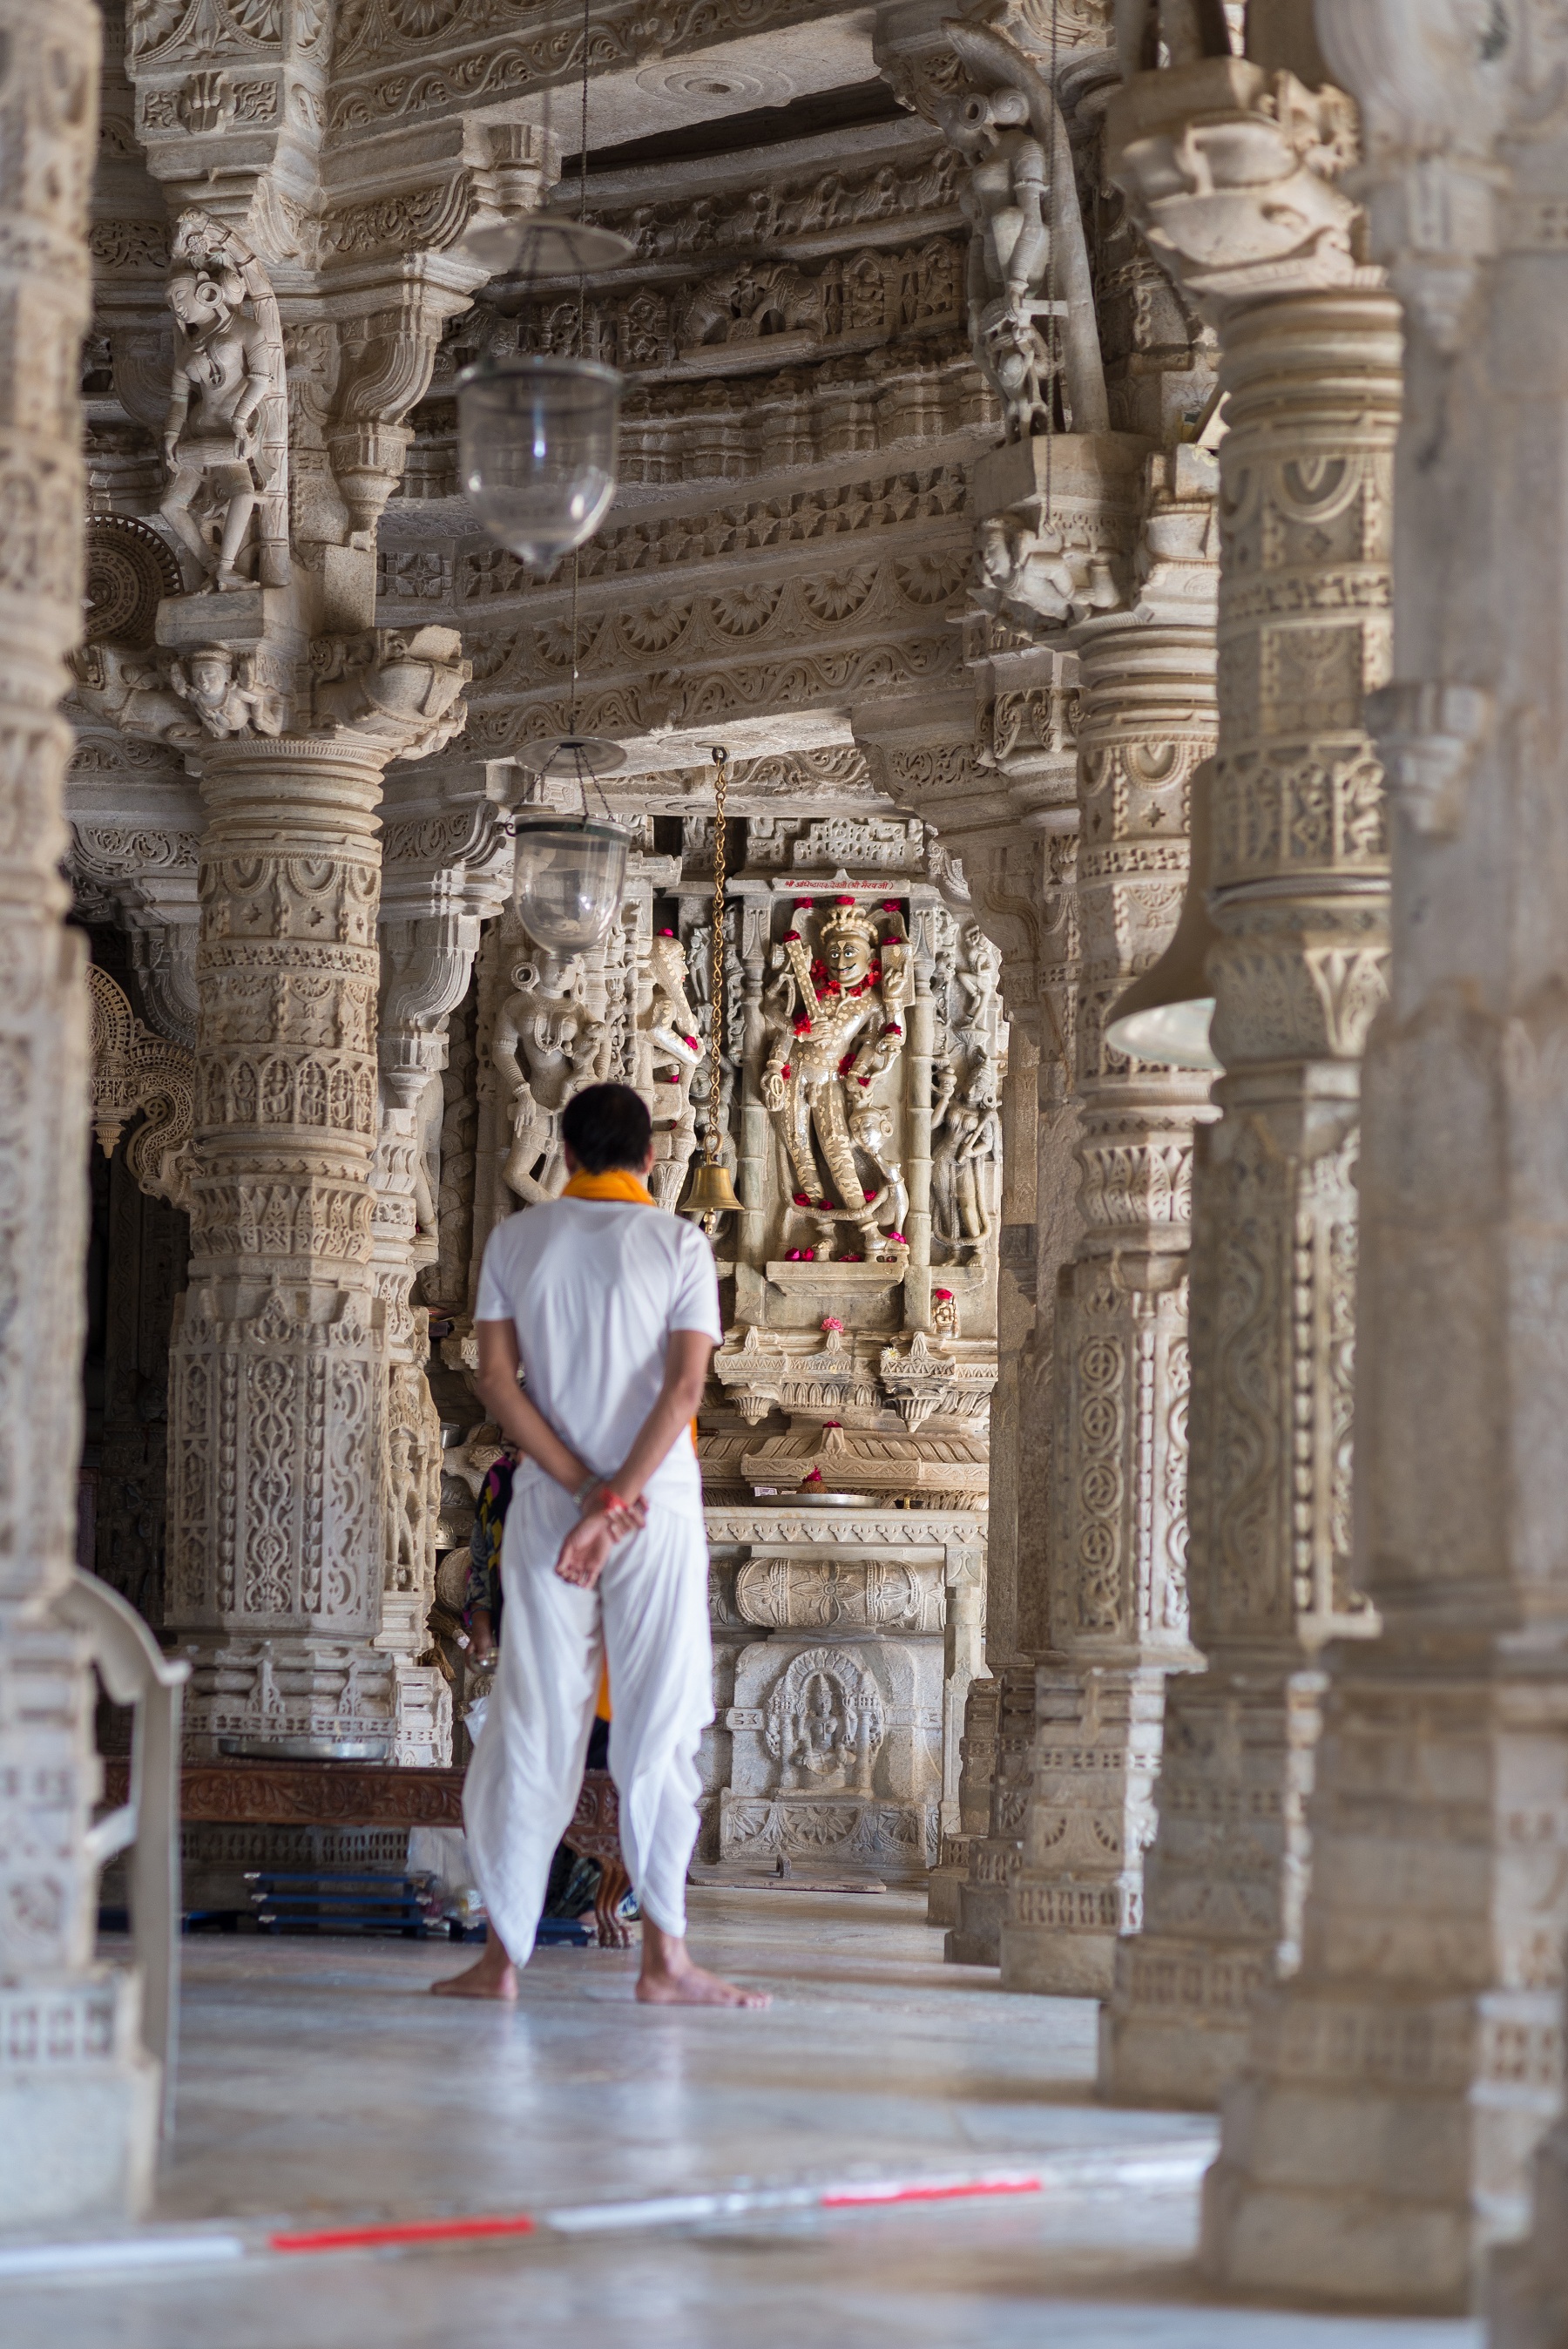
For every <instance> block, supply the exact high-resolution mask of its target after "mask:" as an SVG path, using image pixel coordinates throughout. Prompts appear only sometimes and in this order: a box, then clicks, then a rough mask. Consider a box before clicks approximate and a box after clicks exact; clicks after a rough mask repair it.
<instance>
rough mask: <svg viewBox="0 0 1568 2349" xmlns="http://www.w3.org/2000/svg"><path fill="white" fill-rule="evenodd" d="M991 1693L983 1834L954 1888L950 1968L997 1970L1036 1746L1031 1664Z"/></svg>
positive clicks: (1017, 1668) (1011, 1671)
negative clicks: (992, 1732) (989, 1770)
mask: <svg viewBox="0 0 1568 2349" xmlns="http://www.w3.org/2000/svg"><path fill="white" fill-rule="evenodd" d="M995 1688H996V1698H995V1707H996V1725H995V1754H994V1757H993V1761H992V1773H991V1784H990V1789H989V1802H988V1805H987V1816H986V1823H985V1832H984V1833H983V1834H981V1835H977V1836H976V1837H975V1840H974V1842H973V1843H972V1845H971V1846H970V1849H969V1870H968V1874H967V1876H966V1877H965V1880H964V1882H963V1883H962V1884H961V1885H960V1886H959V1888H958V1913H957V1916H956V1917H955V1918H954V1926H953V1930H952V1931H951V1932H950V1933H949V1934H948V1936H947V1940H946V1941H945V1943H944V1948H943V1955H944V1958H945V1959H946V1960H947V1961H948V1963H949V1964H950V1965H956V1966H995V1965H999V1964H1000V1962H1001V1956H1002V1920H1003V1919H1004V1917H1005V1916H1006V1909H1007V1887H1008V1885H1009V1883H1010V1882H1011V1881H1012V1878H1013V1875H1014V1872H1015V1870H1016V1868H1017V1865H1018V1856H1019V1853H1020V1852H1021V1851H1022V1849H1023V1837H1024V1813H1025V1810H1026V1806H1027V1804H1028V1799H1029V1756H1030V1754H1031V1753H1032V1752H1033V1749H1034V1743H1035V1666H1034V1663H1033V1661H1032V1660H1031V1659H1029V1658H1024V1659H1022V1660H1020V1661H1018V1662H1017V1663H1014V1664H1009V1665H1007V1666H1006V1669H1005V1670H1004V1671H1002V1672H1001V1673H1000V1674H999V1675H998V1677H997V1680H996V1682H995Z"/></svg>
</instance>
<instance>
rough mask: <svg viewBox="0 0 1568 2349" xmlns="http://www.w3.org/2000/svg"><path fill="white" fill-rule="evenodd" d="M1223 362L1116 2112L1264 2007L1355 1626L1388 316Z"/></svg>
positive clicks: (1316, 321) (1341, 315)
mask: <svg viewBox="0 0 1568 2349" xmlns="http://www.w3.org/2000/svg"><path fill="white" fill-rule="evenodd" d="M1171 78H1173V77H1171V76H1161V77H1149V79H1150V80H1156V79H1158V80H1160V81H1161V82H1163V81H1167V80H1170V79H1171ZM1139 95H1140V96H1141V95H1142V93H1140V94H1139ZM1150 102H1151V101H1150ZM1239 210H1240V203H1239V202H1238V211H1239ZM1157 216H1158V208H1157ZM1261 226H1262V230H1263V234H1264V237H1266V236H1267V234H1268V233H1270V223H1269V222H1268V220H1267V219H1266V218H1265V219H1264V221H1263V222H1262V223H1261ZM1234 243H1235V245H1236V246H1237V247H1238V248H1243V223H1242V222H1238V224H1237V233H1236V236H1235V239H1234ZM1221 354H1222V356H1221V367H1220V380H1221V383H1222V387H1223V388H1224V391H1225V393H1226V396H1227V401H1228V405H1227V409H1226V415H1227V419H1228V424H1229V429H1228V431H1227V433H1226V436H1225V439H1224V440H1223V441H1222V444H1221V450H1220V468H1221V476H1222V508H1221V511H1222V520H1223V539H1222V554H1221V585H1220V743H1219V755H1218V758H1217V761H1216V769H1215V783H1214V831H1215V843H1214V853H1213V861H1212V869H1211V874H1210V876H1209V877H1210V880H1211V883H1212V894H1211V898H1210V904H1211V907H1212V913H1213V918H1214V921H1215V923H1216V925H1217V926H1218V928H1219V931H1220V934H1221V941H1220V943H1219V945H1218V946H1217V947H1216V948H1215V949H1214V951H1213V953H1212V956H1211V958H1210V965H1209V974H1210V978H1211V982H1212V985H1213V987H1214V988H1215V990H1216V995H1217V1009H1216V1012H1215V1017H1214V1022H1213V1036H1214V1045H1215V1050H1216V1051H1217V1053H1218V1054H1219V1056H1220V1058H1221V1059H1222V1061H1223V1062H1224V1066H1225V1071H1226V1073H1225V1075H1224V1077H1223V1078H1222V1080H1221V1081H1220V1082H1219V1083H1218V1084H1217V1085H1216V1088H1215V1098H1216V1100H1217V1101H1218V1102H1220V1104H1221V1107H1222V1112H1223V1115H1222V1118H1221V1121H1220V1123H1218V1124H1216V1125H1213V1126H1211V1127H1209V1128H1208V1129H1207V1130H1206V1131H1205V1132H1204V1133H1203V1134H1202V1137H1201V1139H1200V1142H1199V1146H1198V1154H1197V1165H1196V1170H1195V1175H1194V1184H1193V1196H1194V1207H1193V1241H1192V1256H1191V1267H1192V1272H1191V1286H1192V1411H1191V1506H1190V1514H1191V1545H1190V1548H1191V1566H1190V1579H1191V1610H1192V1637H1193V1639H1194V1640H1195V1641H1196V1643H1197V1645H1198V1646H1199V1648H1200V1649H1201V1650H1202V1653H1203V1655H1204V1657H1205V1658H1206V1660H1207V1664H1208V1669H1207V1671H1204V1672H1202V1673H1198V1674H1193V1675H1191V1676H1185V1677H1183V1678H1181V1679H1180V1680H1177V1681H1173V1682H1172V1683H1171V1688H1170V1691H1169V1693H1168V1696H1167V1702H1166V1715H1165V1760H1164V1765H1163V1769H1162V1772H1161V1780H1160V1786H1159V1792H1158V1796H1157V1803H1158V1809H1159V1828H1158V1832H1157V1834H1156V1837H1155V1840H1154V1844H1153V1847H1152V1848H1151V1850H1150V1854H1149V1857H1148V1860H1147V1862H1146V1865H1145V1877H1144V1882H1145V1915H1144V1924H1143V1930H1142V1931H1141V1933H1140V1934H1139V1935H1138V1937H1137V1938H1136V1939H1133V1940H1127V1941H1125V1942H1123V1943H1122V1945H1121V1947H1120V1948H1119V1951H1118V1953H1117V1983H1116V1991H1115V1993H1114V1996H1113V1998H1112V2000H1111V2002H1110V2004H1109V2008H1108V2010H1107V2013H1106V2015H1105V2018H1104V2026H1103V2043H1102V2063H1101V2086H1102V2089H1103V2090H1104V2091H1105V2092H1106V2093H1108V2094H1109V2095H1114V2096H1117V2097H1119V2098H1122V2099H1124V2100H1126V2101H1128V2102H1130V2103H1135V2104H1146V2103H1149V2102H1150V2101H1156V2102H1163V2103H1181V2104H1194V2105H1200V2106H1202V2105H1205V2104H1212V2103H1213V2102H1214V2101H1215V2100H1216V2098H1217V2096H1218V2095H1219V2091H1220V2089H1221V2087H1222V2085H1223V2083H1224V2082H1225V2080H1226V2079H1227V2078H1228V2077H1230V2076H1231V2075H1233V2074H1234V2073H1235V2072H1236V2071H1237V2070H1238V2069H1239V2068H1240V2065H1241V2063H1242V2060H1243V2056H1244V2054H1245V2049H1246V2037H1247V2030H1248V2023H1249V2018H1250V2013H1251V2009H1252V2005H1253V2000H1254V1998H1255V1996H1256V1994H1257V1992H1259V1991H1260V1990H1261V1989H1262V1988H1264V1986H1265V1985H1266V1984H1267V1983H1268V1982H1271V1981H1272V1980H1273V1979H1274V1976H1275V1973H1276V1970H1288V1969H1289V1968H1291V1967H1292V1966H1294V1965H1295V1963H1296V1962H1297V1961H1298V1958H1299V1954H1300V1931H1301V1905H1302V1899H1303V1896H1304V1893H1305V1885H1306V1878H1307V1869H1308V1859H1309V1855H1308V1845H1307V1837H1306V1829H1305V1802H1306V1797H1307V1795H1308V1794H1309V1792H1310V1789H1311V1783H1312V1769H1313V1760H1314V1752H1315V1745H1316V1741H1317V1735H1318V1730H1319V1726H1320V1720H1319V1703H1320V1697H1321V1692H1322V1688H1323V1674H1322V1671H1321V1667H1320V1664H1319V1661H1318V1660H1319V1657H1320V1654H1321V1651H1322V1649H1323V1646H1324V1644H1325V1642H1326V1640H1331V1639H1337V1638H1344V1637H1347V1636H1356V1635H1363V1636H1364V1635H1366V1634H1367V1633H1369V1632H1372V1631H1374V1630H1376V1628H1377V1619H1376V1617H1375V1615H1374V1614H1373V1612H1372V1610H1371V1609H1370V1608H1369V1607H1368V1606H1367V1601H1366V1600H1365V1599H1363V1598H1361V1597H1359V1596H1358V1595H1357V1592H1356V1590H1355V1588H1354V1587H1353V1585H1352V1581H1351V1574H1350V1422H1351V1369H1352V1361H1353V1356H1354V1345H1355V1278H1356V1240H1357V1193H1356V1164H1357V1150H1358V1143H1359V1133H1358V1123H1357V1113H1358V1095H1359V1079H1360V1053H1361V1050H1362V1045H1363V1042H1364V1040H1365V1037H1366V1033H1367V1027H1368V1025H1369V1023H1370V1021H1371V1019H1372V1016H1373V1014H1374V1012H1375V1011H1376V1010H1377V1007H1378V1005H1379V1003H1380V1002H1381V1000H1382V998H1383V966H1384V962H1385V959H1386V952H1387V844H1386V837H1385V824H1384V813H1383V787H1382V771H1381V769H1380V767H1379V765H1378V762H1377V755H1376V753H1375V751H1374V750H1373V749H1372V746H1371V744H1370V742H1369V741H1368V740H1367V735H1366V733H1365V731H1364V730H1363V728H1362V726H1361V724H1360V704H1361V697H1362V694H1363V692H1364V691H1365V690H1366V689H1367V688H1371V687H1374V686H1376V685H1377V684H1379V683H1381V681H1382V679H1383V678H1384V677H1385V676H1386V675H1387V658H1388V620H1387V603H1388V562H1389V554H1390V545H1389V539H1390V530H1391V516H1390V506H1391V492H1392V466H1393V441H1394V432H1395V428H1396V425H1397V423H1398V404H1399V388H1400V378H1399V366H1400V332H1399V317H1398V305H1397V304H1396V303H1395V302H1394V301H1393V300H1392V299H1391V297H1389V296H1388V295H1385V294H1380V293H1377V292H1373V291H1362V290H1359V289H1357V288H1354V287H1345V288H1334V287H1326V288H1321V289H1314V290H1311V291H1305V292H1300V293H1286V292H1282V293H1278V294H1270V295H1265V296H1264V297H1262V298H1257V299H1253V300H1250V301H1248V300H1243V299H1236V300H1233V301H1230V302H1227V303H1226V304H1225V305H1224V306H1223V308H1222V312H1221Z"/></svg>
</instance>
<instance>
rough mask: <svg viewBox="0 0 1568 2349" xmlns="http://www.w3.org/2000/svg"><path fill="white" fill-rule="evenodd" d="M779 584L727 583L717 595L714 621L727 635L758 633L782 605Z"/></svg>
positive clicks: (714, 603)
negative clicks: (735, 585) (733, 584)
mask: <svg viewBox="0 0 1568 2349" xmlns="http://www.w3.org/2000/svg"><path fill="white" fill-rule="evenodd" d="M781 592H782V591H781V590H780V589H779V588H778V587H759V586H755V585H742V586H738V587H726V588H723V589H721V590H720V592H719V593H718V594H717V595H716V596H715V597H714V599H713V624H714V626H715V627H716V628H719V629H721V630H722V631H723V633H724V634H725V635H726V636H755V635H756V634H757V631H758V628H763V627H766V626H767V625H768V623H769V620H770V619H771V618H772V617H773V615H774V613H775V612H776V611H777V610H778V609H779V595H780V594H781Z"/></svg>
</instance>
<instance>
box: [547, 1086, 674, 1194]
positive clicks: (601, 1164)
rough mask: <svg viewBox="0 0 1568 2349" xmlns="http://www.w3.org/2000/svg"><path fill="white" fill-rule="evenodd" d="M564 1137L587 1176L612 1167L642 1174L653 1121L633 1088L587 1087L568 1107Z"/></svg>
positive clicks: (563, 1121)
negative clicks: (628, 1169)
mask: <svg viewBox="0 0 1568 2349" xmlns="http://www.w3.org/2000/svg"><path fill="white" fill-rule="evenodd" d="M561 1137H562V1141H563V1142H568V1143H571V1145H572V1154H573V1157H574V1158H575V1159H576V1161H577V1164H579V1166H581V1167H582V1169H583V1173H584V1174H608V1173H609V1172H610V1169H611V1168H612V1167H613V1166H626V1167H629V1168H630V1169H631V1171H632V1173H633V1174H641V1173H642V1171H643V1161H644V1159H645V1158H646V1156H647V1154H648V1144H649V1143H650V1142H651V1141H652V1140H653V1138H654V1121H653V1119H652V1118H651V1117H650V1116H649V1115H648V1111H647V1104H646V1103H645V1102H644V1101H643V1100H642V1098H641V1097H640V1095H638V1094H636V1093H634V1092H633V1091H632V1088H631V1086H630V1085H586V1086H584V1088H583V1091H582V1092H580V1093H573V1096H572V1099H571V1100H570V1101H569V1102H567V1104H566V1109H565V1113H564V1114H563V1116H562V1120H561Z"/></svg>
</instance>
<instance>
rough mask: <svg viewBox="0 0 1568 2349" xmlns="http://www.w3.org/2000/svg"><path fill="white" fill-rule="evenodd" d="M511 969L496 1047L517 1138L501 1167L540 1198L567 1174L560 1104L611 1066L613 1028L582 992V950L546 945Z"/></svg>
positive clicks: (522, 1190)
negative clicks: (564, 951) (568, 952)
mask: <svg viewBox="0 0 1568 2349" xmlns="http://www.w3.org/2000/svg"><path fill="white" fill-rule="evenodd" d="M511 975H512V978H513V981H514V982H515V986H514V991H513V992H512V993H511V995H509V996H508V997H507V999H506V1001H505V1002H504V1003H503V1004H502V1005H501V1007H500V1011H499V1013H498V1014H497V1017H496V1025H495V1040H494V1042H493V1044H492V1045H491V1047H490V1059H491V1061H493V1062H494V1064H495V1066H496V1068H497V1069H498V1070H499V1071H500V1074H501V1075H502V1076H503V1077H504V1078H505V1079H506V1081H507V1084H508V1087H509V1090H510V1097H511V1127H512V1146H511V1151H510V1152H509V1153H508V1155H507V1161H506V1165H505V1167H504V1169H503V1170H502V1171H503V1175H504V1179H505V1182H506V1185H507V1187H508V1189H509V1190H511V1191H513V1192H515V1193H516V1195H517V1196H518V1197H519V1198H520V1199H521V1200H523V1201H524V1202H525V1203H526V1204H527V1205H528V1206H538V1205H539V1203H540V1202H541V1201H542V1200H544V1199H553V1198H554V1197H555V1196H556V1195H557V1194H558V1193H559V1191H560V1189H561V1186H562V1183H563V1181H564V1180H565V1174H566V1166H565V1161H564V1159H563V1158H562V1154H561V1112H562V1110H563V1109H564V1108H565V1106H566V1104H567V1102H569V1101H570V1100H571V1098H572V1096H573V1093H576V1092H582V1090H583V1086H584V1085H591V1084H596V1083H598V1082H599V1081H601V1080H602V1079H603V1078H604V1077H606V1076H607V1075H608V1074H609V1060H610V1053H609V1046H610V1031H609V1029H608V1027H607V1026H606V1025H605V1023H604V1022H603V1020H602V1019H595V1018H594V1016H593V1012H592V1011H591V1010H590V1009H589V1008H588V1005H587V1003H586V1001H585V1000H584V998H583V960H582V957H581V956H579V955H573V956H571V957H567V958H566V959H564V960H563V959H562V957H561V956H559V955H557V954H553V953H551V952H550V951H548V950H543V951H542V952H541V954H540V957H539V960H538V962H537V963H532V962H521V963H519V964H517V965H516V967H515V968H514V969H513V971H512V974H511ZM524 1061H526V1062H527V1070H526V1073H525V1071H524V1067H523V1062H524Z"/></svg>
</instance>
